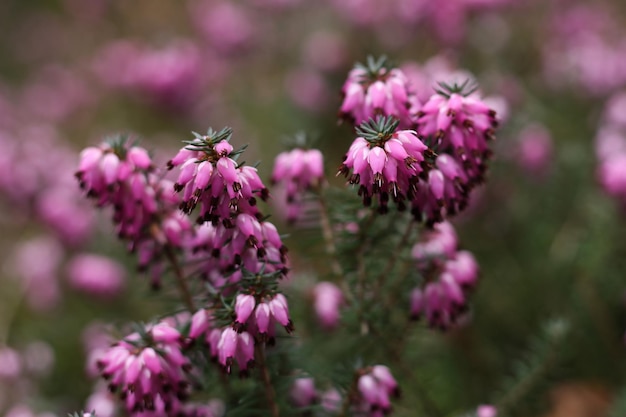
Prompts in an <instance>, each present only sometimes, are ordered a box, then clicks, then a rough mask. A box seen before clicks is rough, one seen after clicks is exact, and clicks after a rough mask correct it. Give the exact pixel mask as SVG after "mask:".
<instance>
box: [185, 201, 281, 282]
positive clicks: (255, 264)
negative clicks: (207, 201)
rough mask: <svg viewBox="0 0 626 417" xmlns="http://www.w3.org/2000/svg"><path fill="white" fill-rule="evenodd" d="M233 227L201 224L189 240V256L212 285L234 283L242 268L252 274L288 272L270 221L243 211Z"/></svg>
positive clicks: (279, 243) (239, 276) (277, 236)
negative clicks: (258, 218)
mask: <svg viewBox="0 0 626 417" xmlns="http://www.w3.org/2000/svg"><path fill="white" fill-rule="evenodd" d="M232 226H233V227H230V228H229V227H226V226H225V225H224V224H223V223H218V224H216V225H213V224H211V223H205V224H203V225H200V226H198V227H197V228H196V235H195V237H194V238H193V239H192V241H191V243H190V247H191V249H192V251H193V253H192V254H191V255H190V257H191V259H195V258H196V257H197V258H198V259H199V260H200V261H201V262H202V263H201V264H200V271H201V272H202V273H203V274H204V276H205V277H206V278H207V279H208V280H209V281H210V282H212V284H213V285H214V286H215V287H217V288H221V287H222V286H224V285H225V284H227V283H230V284H232V283H235V282H237V281H238V280H239V279H240V278H241V274H242V268H245V269H246V270H248V271H250V272H251V273H273V272H280V274H282V275H285V274H286V273H287V271H288V267H287V264H286V262H287V258H286V253H287V248H286V247H285V246H284V245H283V244H282V241H281V238H280V235H279V234H278V231H277V230H276V227H275V226H274V225H273V224H272V223H270V222H267V221H264V222H259V221H258V220H257V219H256V218H255V217H253V216H250V215H249V214H245V213H242V214H240V215H238V216H237V217H236V218H235V224H234V225H232ZM207 255H210V256H207Z"/></svg>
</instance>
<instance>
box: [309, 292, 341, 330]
mask: <svg viewBox="0 0 626 417" xmlns="http://www.w3.org/2000/svg"><path fill="white" fill-rule="evenodd" d="M343 302H344V297H343V293H342V292H341V289H339V287H338V286H337V285H335V284H333V283H332V282H320V283H318V284H317V285H315V288H314V289H313V308H314V309H315V314H316V315H317V319H318V320H319V322H320V323H321V324H322V326H324V327H325V328H328V329H332V328H335V327H337V325H338V324H339V319H340V313H339V308H340V307H341V305H342V304H343Z"/></svg>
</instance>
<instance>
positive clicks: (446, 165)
mask: <svg viewBox="0 0 626 417" xmlns="http://www.w3.org/2000/svg"><path fill="white" fill-rule="evenodd" d="M440 87H441V90H438V93H437V94H435V95H433V96H432V97H431V98H430V99H429V100H428V101H427V102H426V103H425V104H424V105H423V106H422V108H421V110H420V111H419V113H418V116H419V118H418V120H417V131H418V133H419V135H420V137H422V138H424V140H425V141H426V142H427V143H430V144H431V146H432V148H433V150H434V152H436V153H437V157H436V160H435V169H433V170H432V171H431V172H430V173H429V176H428V182H424V183H421V184H419V186H418V187H417V188H418V190H417V192H416V193H415V198H414V199H413V201H412V202H411V203H412V213H413V215H414V216H415V218H416V219H417V220H424V221H425V222H426V223H427V224H431V225H432V224H434V223H437V222H440V221H442V220H443V219H444V218H445V217H446V216H451V215H454V214H456V213H457V212H459V211H461V210H463V209H464V208H465V207H466V206H467V204H468V201H469V192H470V191H471V190H472V188H474V187H475V186H476V185H478V184H480V183H481V182H482V181H483V180H484V174H485V171H486V169H487V164H486V163H487V159H488V158H489V157H490V156H491V150H490V149H489V147H488V142H489V141H490V140H492V139H493V137H494V136H493V135H494V132H495V130H494V129H495V127H496V126H497V121H496V114H495V111H494V110H492V109H490V108H489V107H488V106H487V105H486V104H485V103H483V102H482V101H481V100H479V99H478V98H477V97H476V96H475V95H472V93H473V91H474V89H470V90H469V91H465V89H466V87H467V81H466V82H465V83H463V84H461V85H457V84H454V85H453V86H450V85H447V84H444V83H440Z"/></svg>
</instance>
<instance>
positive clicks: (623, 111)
mask: <svg viewBox="0 0 626 417" xmlns="http://www.w3.org/2000/svg"><path fill="white" fill-rule="evenodd" d="M604 119H605V121H606V122H607V123H608V124H609V125H614V126H619V127H621V128H625V129H626V91H620V92H618V93H616V94H614V95H612V96H611V98H609V100H608V101H607V103H606V106H605V108H604Z"/></svg>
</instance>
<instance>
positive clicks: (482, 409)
mask: <svg viewBox="0 0 626 417" xmlns="http://www.w3.org/2000/svg"><path fill="white" fill-rule="evenodd" d="M497 415H498V410H497V409H496V407H494V406H493V405H479V406H478V408H477V409H476V417H497Z"/></svg>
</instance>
